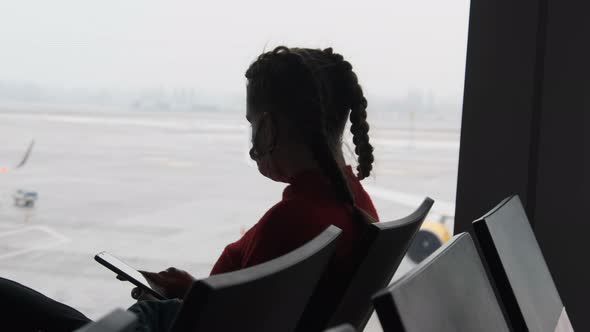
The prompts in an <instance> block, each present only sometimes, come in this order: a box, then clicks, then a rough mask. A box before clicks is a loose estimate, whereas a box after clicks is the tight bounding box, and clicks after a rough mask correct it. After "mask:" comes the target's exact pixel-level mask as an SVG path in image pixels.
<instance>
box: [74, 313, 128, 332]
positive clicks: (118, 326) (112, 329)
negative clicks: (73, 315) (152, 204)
mask: <svg viewBox="0 0 590 332" xmlns="http://www.w3.org/2000/svg"><path fill="white" fill-rule="evenodd" d="M136 324H137V316H135V314H134V313H132V312H129V311H125V310H122V309H115V310H113V311H111V312H110V313H109V314H107V315H106V316H104V317H103V318H101V319H99V320H97V321H95V322H92V323H89V324H86V325H84V326H82V327H81V328H79V329H77V330H76V331H74V332H133V331H135V326H136Z"/></svg>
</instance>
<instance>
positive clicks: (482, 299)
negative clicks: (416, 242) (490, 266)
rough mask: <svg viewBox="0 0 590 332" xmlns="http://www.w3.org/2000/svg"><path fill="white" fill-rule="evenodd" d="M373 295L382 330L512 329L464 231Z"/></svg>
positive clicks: (487, 331)
mask: <svg viewBox="0 0 590 332" xmlns="http://www.w3.org/2000/svg"><path fill="white" fill-rule="evenodd" d="M373 301H374V303H375V308H376V309H377V315H378V316H379V321H380V322H381V326H383V330H384V331H385V332H394V331H395V332H434V331H436V332H471V331H478V332H502V331H510V330H509V327H508V324H507V323H506V320H505V318H504V316H503V314H502V309H501V307H500V305H499V303H498V301H497V299H496V296H495V295H494V291H493V289H492V286H491V284H490V281H489V279H488V277H487V275H486V272H485V269H484V266H483V264H482V262H481V260H480V257H479V255H478V253H477V250H476V248H475V245H474V243H473V240H472V239H471V236H470V235H469V234H467V233H461V234H459V235H457V236H455V237H453V238H452V239H451V240H450V241H449V242H447V243H446V244H445V245H443V246H442V247H441V248H439V249H438V250H437V251H435V252H434V253H433V254H432V255H431V256H430V257H428V258H426V259H425V260H424V261H422V262H421V263H420V264H419V265H417V266H416V267H415V268H414V269H413V270H412V271H410V272H408V274H406V275H405V276H403V277H402V278H401V279H399V280H397V281H395V282H394V283H393V284H392V285H391V286H390V287H388V288H387V289H385V290H382V291H380V292H379V293H377V294H376V295H375V297H374V299H373Z"/></svg>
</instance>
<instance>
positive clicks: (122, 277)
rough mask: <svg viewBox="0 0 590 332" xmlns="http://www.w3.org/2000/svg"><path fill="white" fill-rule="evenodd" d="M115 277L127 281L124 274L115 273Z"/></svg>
mask: <svg viewBox="0 0 590 332" xmlns="http://www.w3.org/2000/svg"><path fill="white" fill-rule="evenodd" d="M117 279H119V280H121V281H127V278H125V277H124V276H122V275H120V274H117Z"/></svg>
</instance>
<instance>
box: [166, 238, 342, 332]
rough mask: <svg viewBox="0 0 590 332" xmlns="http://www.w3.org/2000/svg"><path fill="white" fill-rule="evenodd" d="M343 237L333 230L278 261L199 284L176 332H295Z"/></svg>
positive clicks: (186, 303)
mask: <svg viewBox="0 0 590 332" xmlns="http://www.w3.org/2000/svg"><path fill="white" fill-rule="evenodd" d="M340 232H341V231H340V229H339V228H338V227H335V226H330V227H328V228H327V229H326V230H324V231H323V232H322V233H321V234H320V235H318V236H317V237H316V238H314V239H313V240H311V241H310V242H308V243H307V244H305V245H303V246H301V247H300V248H298V249H296V250H294V251H293V252H291V253H288V254H286V255H283V256H281V257H279V258H276V259H273V260H271V261H268V262H266V263H263V264H259V265H256V266H253V267H250V268H246V269H243V270H239V271H235V272H231V273H224V274H219V275H214V276H211V277H209V278H206V279H203V280H198V281H195V282H194V283H193V285H192V287H191V289H190V291H189V292H188V293H187V295H186V296H185V298H184V303H183V305H182V307H181V309H180V310H179V312H178V314H177V316H176V319H175V322H174V324H173V326H172V329H171V331H172V332H192V331H207V332H212V331H223V332H231V331H257V332H266V331H268V332H270V331H273V332H276V331H285V332H288V331H293V330H294V329H295V326H296V324H297V321H298V319H299V317H300V316H301V313H302V312H303V309H304V308H305V305H306V304H307V302H308V300H309V298H310V296H311V293H312V292H313V290H314V287H315V285H316V284H317V282H318V280H319V278H320V276H321V275H322V273H323V270H324V268H325V267H326V266H327V265H328V262H329V260H330V259H331V257H332V255H333V253H334V250H335V248H336V239H337V237H338V235H339V234H340Z"/></svg>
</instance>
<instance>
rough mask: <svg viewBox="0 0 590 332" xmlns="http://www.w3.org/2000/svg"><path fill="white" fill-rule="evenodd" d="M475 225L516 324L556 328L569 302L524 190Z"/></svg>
mask: <svg viewBox="0 0 590 332" xmlns="http://www.w3.org/2000/svg"><path fill="white" fill-rule="evenodd" d="M473 226H474V229H475V234H476V236H477V239H478V241H479V244H480V246H481V249H482V252H483V254H484V257H485V259H486V261H487V263H488V265H489V270H490V273H491V278H492V280H493V281H494V282H495V284H496V287H497V289H498V293H499V296H500V300H501V302H502V303H503V304H504V306H505V308H506V312H507V314H508V318H509V320H510V323H511V325H512V326H513V327H514V330H515V331H554V329H555V327H556V326H557V322H558V320H559V319H560V317H561V315H562V314H565V311H564V307H563V304H562V302H561V298H560V297H559V294H558V292H557V288H556V287H555V284H554V283H553V279H552V278H551V273H550V272H549V268H548V267H547V264H546V263H545V259H544V258H543V254H542V252H541V248H539V244H538V243H537V240H536V238H535V234H534V233H533V230H532V228H531V225H530V223H529V220H528V218H527V216H526V214H525V211H524V208H523V206H522V203H521V202H520V199H519V198H518V196H512V197H508V198H507V199H505V200H504V201H502V202H501V203H500V204H499V205H498V206H496V207H495V208H494V209H492V210H491V211H490V212H489V213H487V214H486V215H485V216H483V217H481V218H480V219H478V220H476V221H474V222H473ZM564 259H566V258H564Z"/></svg>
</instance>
